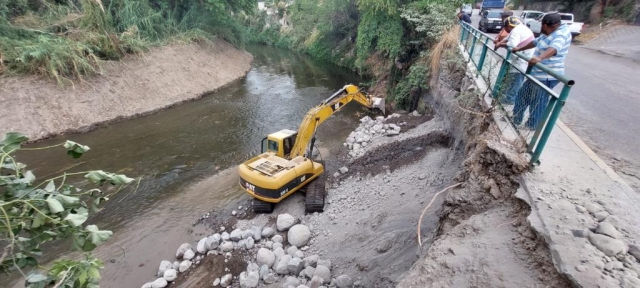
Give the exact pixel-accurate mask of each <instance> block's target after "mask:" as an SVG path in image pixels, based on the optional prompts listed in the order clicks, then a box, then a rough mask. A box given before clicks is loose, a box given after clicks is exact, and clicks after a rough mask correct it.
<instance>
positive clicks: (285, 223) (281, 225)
mask: <svg viewBox="0 0 640 288" xmlns="http://www.w3.org/2000/svg"><path fill="white" fill-rule="evenodd" d="M295 222H296V219H295V218H293V216H291V215H289V214H286V213H285V214H280V215H278V219H277V221H276V227H277V228H278V231H287V230H289V228H291V226H293V224H295ZM274 242H275V241H274Z"/></svg>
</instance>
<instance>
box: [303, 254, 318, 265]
mask: <svg viewBox="0 0 640 288" xmlns="http://www.w3.org/2000/svg"><path fill="white" fill-rule="evenodd" d="M318 260H320V256H318V255H311V256H309V257H305V258H304V259H302V261H304V267H309V266H311V267H313V268H316V265H317V264H318Z"/></svg>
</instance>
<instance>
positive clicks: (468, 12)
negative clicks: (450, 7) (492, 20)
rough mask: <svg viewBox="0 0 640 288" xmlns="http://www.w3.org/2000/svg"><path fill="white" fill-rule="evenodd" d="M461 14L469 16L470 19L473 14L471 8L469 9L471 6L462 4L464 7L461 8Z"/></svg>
mask: <svg viewBox="0 0 640 288" xmlns="http://www.w3.org/2000/svg"><path fill="white" fill-rule="evenodd" d="M462 13H465V14H467V15H469V17H471V15H472V14H473V7H471V4H464V6H462Z"/></svg>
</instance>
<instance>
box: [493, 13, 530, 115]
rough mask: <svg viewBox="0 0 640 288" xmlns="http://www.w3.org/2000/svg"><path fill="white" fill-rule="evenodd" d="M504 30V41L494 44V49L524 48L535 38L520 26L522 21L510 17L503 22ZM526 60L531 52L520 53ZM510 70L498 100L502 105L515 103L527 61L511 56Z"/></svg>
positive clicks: (527, 29)
mask: <svg viewBox="0 0 640 288" xmlns="http://www.w3.org/2000/svg"><path fill="white" fill-rule="evenodd" d="M504 29H505V31H507V33H508V36H507V38H506V39H504V40H502V41H501V42H499V43H497V44H496V49H497V48H500V47H511V48H514V47H524V46H526V45H528V44H529V43H530V42H531V41H533V39H535V37H534V36H533V32H532V31H531V29H529V27H527V26H526V25H524V24H522V21H520V19H518V18H517V17H514V16H510V17H507V19H505V20H504ZM522 53H523V54H524V56H526V57H527V59H529V58H531V57H532V56H533V50H531V49H529V50H525V51H523V52H522ZM511 63H513V66H511V69H509V74H507V76H506V77H505V83H504V87H505V88H506V89H507V91H506V93H505V94H504V97H502V98H501V99H500V102H501V103H502V104H507V105H513V104H514V103H515V99H516V96H517V94H518V91H519V90H520V87H521V86H522V83H523V82H524V73H525V71H527V61H525V60H524V59H522V58H520V57H518V56H516V55H515V54H512V55H511Z"/></svg>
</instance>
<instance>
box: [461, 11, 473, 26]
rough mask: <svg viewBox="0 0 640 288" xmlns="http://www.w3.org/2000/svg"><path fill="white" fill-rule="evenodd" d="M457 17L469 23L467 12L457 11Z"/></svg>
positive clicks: (469, 18)
mask: <svg viewBox="0 0 640 288" xmlns="http://www.w3.org/2000/svg"><path fill="white" fill-rule="evenodd" d="M458 19H460V20H462V21H464V22H467V23H469V24H471V17H469V15H467V13H464V12H460V13H458Z"/></svg>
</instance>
